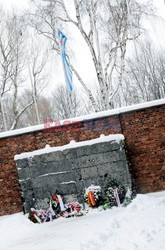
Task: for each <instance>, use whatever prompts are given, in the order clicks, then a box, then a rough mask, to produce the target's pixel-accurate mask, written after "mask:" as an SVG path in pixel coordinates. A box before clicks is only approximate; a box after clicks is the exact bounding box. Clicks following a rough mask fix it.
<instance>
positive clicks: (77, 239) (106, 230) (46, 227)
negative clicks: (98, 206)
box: [0, 191, 165, 250]
mask: <svg viewBox="0 0 165 250" xmlns="http://www.w3.org/2000/svg"><path fill="white" fill-rule="evenodd" d="M0 235H1V245H0V248H1V250H11V249H12V250H22V249H24V250H29V249H30V250H45V249H46V250H64V249H67V250H73V249H75V250H102V249H106V250H109V249H110V250H135V249H136V250H164V249H165V237H164V236H165V191H164V192H160V193H153V194H149V195H148V194H146V195H140V194H139V195H137V197H136V198H135V199H134V200H133V202H132V203H131V204H130V205H129V206H128V207H126V208H122V207H121V208H113V209H109V210H106V211H98V210H92V211H91V212H89V213H88V214H87V215H86V216H82V217H74V218H67V219H65V218H59V219H57V220H54V221H53V222H48V223H44V224H33V223H32V222H30V221H29V220H28V219H27V217H26V216H24V215H23V214H22V213H18V214H14V215H8V216H2V217H0Z"/></svg>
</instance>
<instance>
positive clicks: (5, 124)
mask: <svg viewBox="0 0 165 250" xmlns="http://www.w3.org/2000/svg"><path fill="white" fill-rule="evenodd" d="M0 104H1V111H2V117H3V124H4V129H5V131H7V123H6V118H5V112H4V109H3V103H2V96H1V93H0Z"/></svg>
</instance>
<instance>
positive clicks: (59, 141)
mask: <svg viewBox="0 0 165 250" xmlns="http://www.w3.org/2000/svg"><path fill="white" fill-rule="evenodd" d="M96 120H97V121H104V122H108V121H111V122H112V123H111V124H114V122H116V124H119V122H120V126H115V127H114V128H113V127H111V129H106V130H105V128H103V127H102V126H101V125H99V129H96V128H95V125H94V122H95V121H93V127H92V129H91V130H85V129H84V123H83V122H81V124H80V126H79V128H78V129H77V131H75V130H74V129H72V128H70V129H69V128H68V130H67V131H64V130H63V131H54V132H50V131H45V130H43V131H34V132H30V133H26V134H21V135H15V136H11V137H4V138H1V139H0V215H5V214H11V213H16V212H20V211H22V202H21V198H20V191H19V184H18V176H17V171H16V166H15V162H14V155H16V154H20V153H22V152H29V151H33V150H37V149H41V148H44V147H45V146H46V144H49V145H50V146H60V145H64V144H67V143H69V142H70V141H71V140H75V141H83V140H90V139H94V138H98V137H99V135H100V134H105V135H108V134H112V133H123V134H124V136H125V138H126V147H127V151H128V152H127V155H128V159H129V162H130V163H131V166H130V170H131V173H132V176H133V181H134V185H135V186H136V188H137V190H138V191H139V192H141V193H145V192H152V191H153V192H154V191H159V190H163V189H165V125H164V124H165V105H164V104H162V105H160V106H153V107H149V108H145V109H141V110H136V111H130V112H126V113H122V114H118V115H110V116H109V117H102V118H100V119H99V118H97V119H96ZM95 124H96V123H95Z"/></svg>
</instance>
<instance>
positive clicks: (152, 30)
mask: <svg viewBox="0 0 165 250" xmlns="http://www.w3.org/2000/svg"><path fill="white" fill-rule="evenodd" d="M139 1H144V0H139ZM153 3H154V4H155V6H156V8H157V9H158V15H160V16H161V17H162V18H163V19H164V21H161V20H160V19H157V20H155V19H154V21H153V20H152V18H151V19H150V18H149V19H148V21H146V22H145V23H144V26H146V28H147V30H148V34H149V36H151V39H152V38H153V43H154V44H155V45H156V46H157V47H162V48H163V49H164V48H165V1H164V0H153ZM0 5H2V6H3V8H4V9H6V10H10V9H12V8H14V9H16V10H18V11H21V10H23V9H25V8H28V6H29V0H0ZM75 32H76V31H74V29H73V33H74V34H75ZM77 38H78V37H77ZM73 41H74V52H75V54H76V55H78V59H77V60H76V67H77V69H78V72H79V73H80V74H81V75H82V76H83V79H84V81H85V82H86V83H88V84H91V83H92V82H93V81H94V75H93V74H91V72H90V74H89V69H91V70H90V71H92V67H93V65H92V64H91V65H90V60H88V59H89V57H88V49H87V48H86V46H85V44H83V41H80V39H76V40H73ZM73 41H72V39H68V43H71V42H73ZM80 44H81V46H80ZM82 47H83V50H82V49H80V48H82ZM85 48H86V51H85ZM80 59H81V60H80ZM73 60H74V58H72V61H73ZM87 61H88V63H87ZM56 65H57V64H56ZM56 65H54V67H56ZM61 70H62V66H61V67H59V65H58V67H56V72H55V75H56V84H57V82H59V81H61V73H60V72H61ZM58 78H59V79H58ZM73 82H74V83H76V84H74V85H75V86H77V79H76V78H75V79H73ZM53 85H54V84H53ZM78 85H79V84H78ZM79 87H80V86H79Z"/></svg>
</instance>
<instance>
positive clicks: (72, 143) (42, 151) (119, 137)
mask: <svg viewBox="0 0 165 250" xmlns="http://www.w3.org/2000/svg"><path fill="white" fill-rule="evenodd" d="M121 140H124V135H122V134H114V135H108V136H105V135H103V134H102V135H100V137H99V138H97V139H92V140H87V141H81V142H75V141H73V140H72V141H70V143H69V144H66V145H63V146H58V147H50V146H49V145H46V147H45V148H43V149H39V150H35V151H32V152H27V153H22V154H19V155H15V157H14V160H15V161H16V160H21V159H24V158H30V157H33V156H35V155H41V154H48V153H51V152H55V151H63V150H65V149H71V148H77V147H82V146H87V145H93V144H95V143H100V142H108V141H115V142H118V143H119V142H120V141H121Z"/></svg>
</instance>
